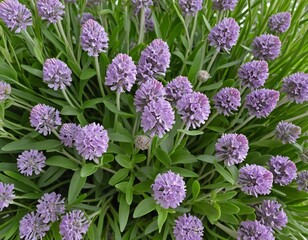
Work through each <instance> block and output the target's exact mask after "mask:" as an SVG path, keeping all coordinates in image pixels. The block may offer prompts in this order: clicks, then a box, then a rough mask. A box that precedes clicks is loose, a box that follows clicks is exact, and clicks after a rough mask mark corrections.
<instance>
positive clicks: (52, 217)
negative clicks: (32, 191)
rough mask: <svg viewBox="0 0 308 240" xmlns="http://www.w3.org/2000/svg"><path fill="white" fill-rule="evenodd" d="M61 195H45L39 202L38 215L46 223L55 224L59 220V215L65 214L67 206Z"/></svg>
mask: <svg viewBox="0 0 308 240" xmlns="http://www.w3.org/2000/svg"><path fill="white" fill-rule="evenodd" d="M61 197H62V196H61V195H60V194H56V193H55V192H52V193H45V194H44V195H43V196H42V197H41V199H39V200H38V204H37V205H36V207H37V213H38V214H39V216H40V217H41V218H42V219H43V222H44V223H49V222H55V221H57V220H58V219H59V215H61V214H64V212H65V204H64V198H62V199H61Z"/></svg>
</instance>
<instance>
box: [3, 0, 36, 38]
mask: <svg viewBox="0 0 308 240" xmlns="http://www.w3.org/2000/svg"><path fill="white" fill-rule="evenodd" d="M0 19H2V21H3V22H5V24H6V26H7V27H8V28H9V29H10V30H11V31H14V32H15V33H19V32H21V31H23V30H26V29H27V27H28V26H31V25H32V15H31V12H30V10H29V9H28V8H27V7H26V6H25V5H23V4H20V3H19V2H18V1H17V0H5V1H3V2H1V3H0Z"/></svg>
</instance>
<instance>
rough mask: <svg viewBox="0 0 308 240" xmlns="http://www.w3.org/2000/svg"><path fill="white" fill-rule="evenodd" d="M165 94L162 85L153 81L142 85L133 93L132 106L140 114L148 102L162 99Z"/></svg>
mask: <svg viewBox="0 0 308 240" xmlns="http://www.w3.org/2000/svg"><path fill="white" fill-rule="evenodd" d="M165 94H166V92H165V88H164V86H163V84H162V83H161V82H159V81H157V80H155V79H153V80H148V81H146V82H145V83H142V84H141V85H140V88H139V89H138V90H137V91H136V93H135V98H134V104H135V106H136V111H137V112H142V111H143V109H144V107H145V106H146V105H148V103H149V102H151V101H153V100H158V99H161V98H162V99H163V98H164V97H165Z"/></svg>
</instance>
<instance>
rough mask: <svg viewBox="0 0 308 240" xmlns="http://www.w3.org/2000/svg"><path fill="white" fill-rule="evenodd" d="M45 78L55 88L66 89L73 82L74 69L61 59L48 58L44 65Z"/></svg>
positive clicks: (49, 85)
mask: <svg viewBox="0 0 308 240" xmlns="http://www.w3.org/2000/svg"><path fill="white" fill-rule="evenodd" d="M43 80H44V82H46V83H47V84H48V87H50V88H53V89H54V90H58V89H65V88H66V86H70V85H71V82H72V71H71V69H69V68H68V66H67V65H66V63H64V62H62V61H61V60H59V59H55V58H50V59H47V60H46V61H45V63H44V66H43Z"/></svg>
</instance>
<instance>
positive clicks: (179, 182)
mask: <svg viewBox="0 0 308 240" xmlns="http://www.w3.org/2000/svg"><path fill="white" fill-rule="evenodd" d="M152 190H153V192H154V199H155V200H156V203H157V204H159V205H160V206H161V207H163V208H166V209H167V208H170V207H171V208H177V207H178V206H180V204H181V202H183V200H184V199H185V197H186V186H185V182H184V180H183V177H181V176H180V175H179V174H177V173H174V172H172V171H168V172H166V173H163V174H158V175H157V176H156V178H155V180H154V183H153V184H152Z"/></svg>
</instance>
